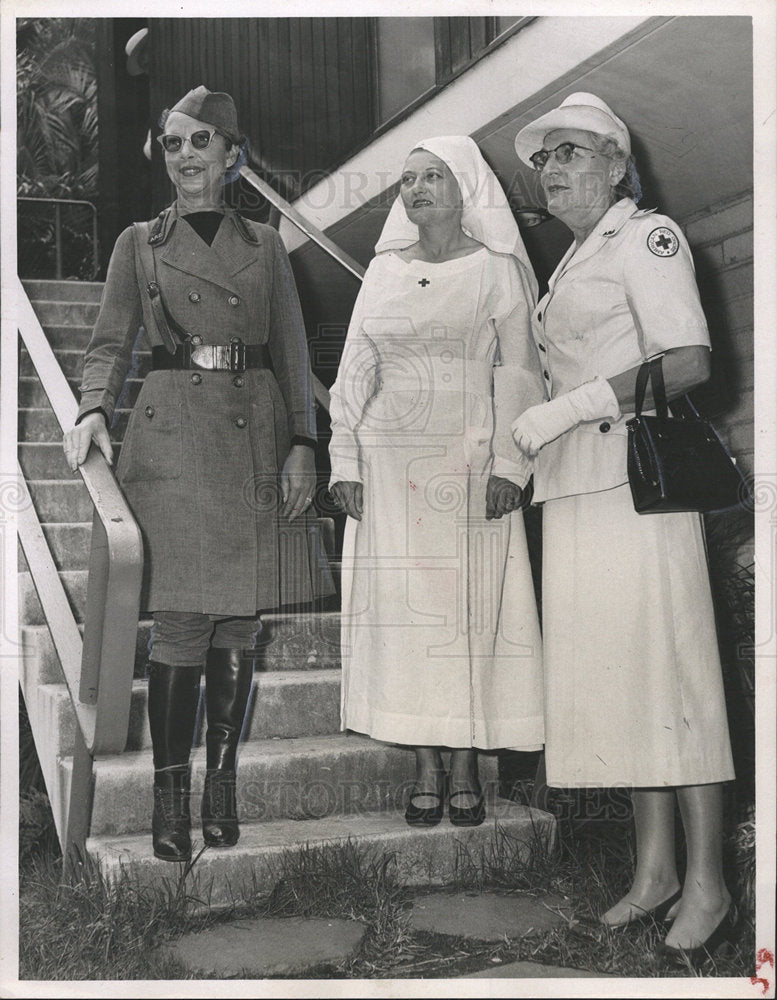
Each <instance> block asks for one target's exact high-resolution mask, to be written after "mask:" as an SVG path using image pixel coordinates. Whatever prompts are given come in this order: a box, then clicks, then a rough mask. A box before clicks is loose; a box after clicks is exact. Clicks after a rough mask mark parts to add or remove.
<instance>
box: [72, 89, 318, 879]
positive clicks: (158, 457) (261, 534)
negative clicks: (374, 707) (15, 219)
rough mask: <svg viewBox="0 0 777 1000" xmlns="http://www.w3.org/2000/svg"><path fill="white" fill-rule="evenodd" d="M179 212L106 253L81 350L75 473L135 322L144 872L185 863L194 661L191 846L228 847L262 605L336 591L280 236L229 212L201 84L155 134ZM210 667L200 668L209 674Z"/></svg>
mask: <svg viewBox="0 0 777 1000" xmlns="http://www.w3.org/2000/svg"><path fill="white" fill-rule="evenodd" d="M161 124H162V127H163V129H164V134H163V135H161V136H160V137H159V141H160V143H161V144H162V146H163V148H164V156H165V165H166V168H167V173H168V175H169V177H170V179H171V181H172V182H173V185H174V186H175V189H176V196H177V197H176V201H175V202H174V203H173V204H172V205H171V206H170V207H169V208H168V209H166V210H165V211H163V212H162V213H161V215H160V216H159V217H158V218H157V219H156V220H155V221H154V222H152V223H139V224H135V225H133V226H130V227H129V228H128V229H126V230H125V231H124V232H123V233H122V234H121V235H120V236H119V238H118V240H117V242H116V247H115V249H114V252H113V255H112V257H111V261H110V265H109V268H108V274H107V280H106V284H105V290H104V293H103V299H102V303H101V307H100V313H99V316H98V319H97V323H96V326H95V328H94V332H93V335H92V339H91V341H90V343H89V346H88V348H87V352H86V359H85V362H84V372H83V379H82V382H81V404H80V408H79V412H78V418H77V423H76V426H75V427H74V428H73V429H72V430H71V431H69V432H68V433H67V434H66V435H65V439H64V448H65V453H66V456H67V460H68V462H69V464H70V467H71V469H73V470H75V469H76V468H77V467H78V465H79V464H80V463H81V462H83V461H84V459H85V457H86V454H87V451H88V449H89V446H90V443H91V442H92V441H94V442H95V443H96V444H97V446H98V447H99V448H100V449H101V451H102V452H103V454H104V455H105V457H106V459H107V460H108V461H109V462H110V461H111V460H112V451H111V444H110V440H109V433H108V428H109V426H110V424H111V421H112V418H113V412H114V408H115V405H116V400H117V398H118V396H119V393H120V391H121V388H122V384H123V382H124V379H125V377H126V374H127V371H128V369H129V367H130V364H131V361H132V352H133V345H134V342H135V337H136V334H137V331H138V327H139V326H140V324H141V323H142V325H143V327H144V328H145V331H146V335H147V337H148V340H149V341H150V344H151V355H152V360H151V370H150V372H149V374H148V375H147V377H146V379H145V381H144V383H143V386H142V389H141V392H140V395H139V397H138V400H137V403H136V404H135V406H134V408H133V411H132V414H131V417H130V421H129V425H128V428H127V433H126V435H125V438H124V443H123V446H122V449H121V457H120V460H119V463H118V467H117V476H118V479H119V481H120V483H121V484H122V487H123V489H124V492H125V494H126V497H127V500H128V502H129V504H130V506H131V507H132V510H133V513H134V514H135V516H136V518H137V520H138V523H139V525H140V527H141V530H142V533H143V538H144V546H145V581H144V592H143V597H142V607H143V608H145V609H147V610H148V611H150V612H152V613H153V619H154V621H153V628H152V634H151V642H150V660H151V662H150V671H149V695H148V709H149V721H150V728H151V738H152V744H153V751H154V769H155V771H154V814H153V843H154V853H155V854H156V856H157V857H160V858H163V859H165V860H170V861H178V860H184V859H186V858H188V857H189V856H190V855H191V840H190V832H189V827H190V820H189V805H188V800H189V787H190V778H189V752H190V748H191V745H192V742H193V733H194V725H195V717H196V712H197V706H198V700H199V689H200V674H201V670H202V668H203V665H204V666H205V680H206V685H205V701H206V710H207V736H206V746H207V773H206V778H205V789H204V794H203V800H202V820H203V837H204V840H205V843H206V844H208V845H210V846H230V845H232V844H234V843H235V842H236V841H237V838H238V824H237V811H236V788H235V767H236V750H237V743H238V739H239V736H240V730H241V727H242V725H243V720H244V716H245V713H246V707H247V704H248V699H249V695H250V692H251V689H252V673H253V657H254V649H255V644H256V636H257V634H258V631H259V629H260V627H261V626H260V623H259V620H258V617H257V612H258V610H265V609H270V608H276V607H278V606H280V605H283V604H288V603H298V602H302V601H309V600H311V599H312V598H313V597H314V596H316V594H317V593H320V592H330V591H331V580H330V578H329V576H328V570H327V568H326V564H325V561H323V555H322V553H321V550H320V546H319V545H318V540H317V536H316V527H315V524H314V523H313V522H312V519H311V520H310V521H309V520H308V518H307V516H306V511H307V510H308V508H309V507H310V504H311V500H312V496H313V490H314V486H315V468H314V455H313V446H314V444H315V437H316V429H315V416H314V405H313V390H312V382H311V373H310V365H309V361H308V354H307V342H306V338H305V330H304V326H303V322H302V316H301V311H300V307H299V301H298V298H297V294H296V289H295V286H294V281H293V278H292V274H291V269H290V267H289V262H288V258H287V256H286V252H285V249H284V247H283V244H282V243H281V240H280V237H279V236H278V233H277V232H276V231H275V230H274V229H272V228H270V227H268V226H265V225H260V224H258V223H254V222H250V221H247V220H245V219H243V218H242V217H241V216H240V215H238V213H237V212H235V211H234V210H232V209H228V208H225V206H224V202H223V198H222V191H223V185H224V183H225V182H227V181H228V180H230V179H232V178H233V177H234V176H237V172H236V167H235V165H236V161H237V160H238V157H239V156H240V155H241V151H242V145H243V143H244V139H243V138H242V137H241V134H240V132H239V130H238V127H237V114H236V109H235V105H234V102H233V100H232V98H231V97H230V96H229V95H228V94H220V93H212V92H210V91H208V90H207V89H206V88H205V87H202V86H200V87H197V88H196V89H195V90H192V91H190V92H189V93H188V94H186V95H185V97H183V98H182V99H181V100H180V101H179V102H178V103H177V104H176V105H175V106H174V107H173V108H172V110H170V111H169V112H165V113H164V114H163V117H162V119H161ZM206 661H207V662H206Z"/></svg>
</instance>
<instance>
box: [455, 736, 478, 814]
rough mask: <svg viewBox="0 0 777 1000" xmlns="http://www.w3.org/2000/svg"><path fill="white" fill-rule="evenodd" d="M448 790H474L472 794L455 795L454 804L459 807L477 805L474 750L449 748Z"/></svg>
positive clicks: (476, 759)
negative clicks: (449, 770)
mask: <svg viewBox="0 0 777 1000" xmlns="http://www.w3.org/2000/svg"><path fill="white" fill-rule="evenodd" d="M449 790H450V792H451V793H453V792H474V794H472V795H457V796H456V798H455V800H454V801H455V804H456V806H458V808H459V809H469V808H470V807H471V806H474V805H477V801H478V798H479V795H480V781H479V779H478V755H477V753H476V752H475V751H474V750H471V749H469V748H468V749H466V750H451V777H450V789H449Z"/></svg>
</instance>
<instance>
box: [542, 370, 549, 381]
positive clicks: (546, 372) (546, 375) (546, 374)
mask: <svg viewBox="0 0 777 1000" xmlns="http://www.w3.org/2000/svg"><path fill="white" fill-rule="evenodd" d="M542 374H543V375H544V376H545V378H546V379H547V380H548V381H550V375H548V369H547V368H546V369H545V371H544V372H543V373H542Z"/></svg>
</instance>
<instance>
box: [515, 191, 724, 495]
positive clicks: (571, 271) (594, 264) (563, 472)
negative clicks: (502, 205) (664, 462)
mask: <svg viewBox="0 0 777 1000" xmlns="http://www.w3.org/2000/svg"><path fill="white" fill-rule="evenodd" d="M532 333H533V336H534V340H535V343H536V346H537V353H538V356H539V359H540V366H541V369H542V374H543V378H544V381H545V391H546V394H547V397H548V398H549V399H552V398H553V397H555V396H558V395H560V394H561V393H564V392H568V391H569V390H570V389H574V388H575V387H576V386H578V385H580V384H581V383H582V382H587V381H589V380H590V379H592V378H595V377H596V376H597V375H600V376H601V377H602V378H611V377H612V376H614V375H618V374H620V373H621V372H624V371H628V370H629V369H630V368H634V367H636V366H638V365H639V364H640V363H641V362H642V361H645V360H647V359H648V358H651V357H654V356H656V355H658V354H661V353H663V352H664V351H667V350H669V349H670V348H673V347H686V346H693V345H704V346H707V347H709V334H708V332H707V323H706V320H705V318H704V313H703V312H702V308H701V303H700V301H699V291H698V288H697V287H696V278H695V271H694V266H693V259H692V257H691V252H690V249H689V247H688V243H687V241H686V239H685V237H684V236H683V234H682V233H681V232H680V230H679V228H678V226H677V225H676V223H674V222H672V220H671V219H668V218H667V217H666V216H664V215H657V214H655V213H654V212H653V210H652V209H648V210H640V209H638V208H637V207H636V205H635V204H634V202H633V201H632V200H631V199H630V198H623V199H621V200H620V201H619V202H617V203H616V204H615V205H613V206H612V207H611V208H610V209H609V210H608V211H607V212H606V213H605V215H604V216H603V217H602V219H601V220H600V221H599V224H598V225H597V227H596V229H594V231H593V232H592V233H591V234H590V235H589V237H588V239H586V240H585V242H584V243H583V244H582V245H581V246H580V247H579V248H578V249H577V250H575V245H574V243H573V244H572V246H571V247H570V249H569V250H568V251H567V253H566V254H565V256H564V257H563V259H562V260H561V263H560V264H559V265H558V267H557V268H556V270H555V271H554V272H553V275H552V276H551V278H550V282H549V285H548V292H547V294H546V295H545V296H544V297H543V298H542V299H541V300H540V302H539V304H538V305H537V308H536V309H535V310H534V313H533V315H532ZM631 416H632V414H629V413H626V414H622V415H621V417H620V418H619V419H618V420H595V421H589V422H585V423H583V424H580V425H579V426H577V427H575V428H574V429H573V430H571V431H568V432H567V433H565V434H562V435H561V437H559V438H556V440H555V441H552V442H551V443H550V444H547V445H546V446H545V447H544V448H543V449H542V450H541V451H540V453H539V455H538V456H537V458H536V459H535V463H534V500H535V502H541V501H543V500H551V499H554V498H557V497H564V496H572V495H575V494H579V493H595V492H597V491H599V490H608V489H612V488H613V487H616V486H621V485H623V484H624V483H626V482H627V478H628V477H627V473H626V435H627V428H626V421H627V420H628V419H630V417H631Z"/></svg>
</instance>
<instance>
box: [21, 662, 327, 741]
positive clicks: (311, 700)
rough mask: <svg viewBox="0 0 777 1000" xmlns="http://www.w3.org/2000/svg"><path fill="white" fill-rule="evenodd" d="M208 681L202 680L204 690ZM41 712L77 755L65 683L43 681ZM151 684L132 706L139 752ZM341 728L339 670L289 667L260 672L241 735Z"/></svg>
mask: <svg viewBox="0 0 777 1000" xmlns="http://www.w3.org/2000/svg"><path fill="white" fill-rule="evenodd" d="M204 688H205V682H204V680H203V681H202V689H203V691H204ZM36 698H37V700H38V703H39V710H40V711H42V712H43V713H44V716H45V718H46V719H48V720H49V732H50V736H51V744H52V745H53V746H56V747H57V753H58V754H59V756H60V757H68V756H72V754H73V740H74V736H75V716H74V713H73V709H72V705H71V702H70V695H69V694H68V692H67V689H66V687H65V685H64V684H39V685H38V686H37V693H36ZM147 704H148V684H147V682H146V681H141V680H136V681H135V682H134V683H133V686H132V706H131V710H130V721H129V727H128V733H127V745H126V750H127V751H128V752H137V751H141V750H148V749H150V747H151V736H150V733H149V729H148V711H147ZM339 729H340V671H339V670H336V669H334V668H331V669H325V670H284V671H276V670H273V671H267V672H261V671H257V672H256V673H255V674H254V692H253V696H252V699H251V703H250V706H249V711H248V715H247V718H246V722H245V726H244V727H243V734H242V739H243V741H244V742H245V743H248V742H251V741H255V740H269V739H285V740H288V739H291V738H293V737H300V736H325V735H327V734H332V733H336V732H338V731H339ZM204 738H205V703H204V696H203V700H202V702H201V705H200V715H199V718H198V724H197V732H196V734H195V746H200V745H201V744H202V742H203V740H204Z"/></svg>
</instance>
